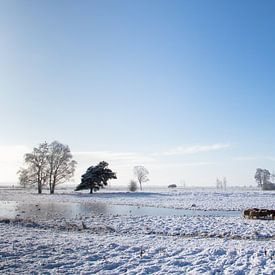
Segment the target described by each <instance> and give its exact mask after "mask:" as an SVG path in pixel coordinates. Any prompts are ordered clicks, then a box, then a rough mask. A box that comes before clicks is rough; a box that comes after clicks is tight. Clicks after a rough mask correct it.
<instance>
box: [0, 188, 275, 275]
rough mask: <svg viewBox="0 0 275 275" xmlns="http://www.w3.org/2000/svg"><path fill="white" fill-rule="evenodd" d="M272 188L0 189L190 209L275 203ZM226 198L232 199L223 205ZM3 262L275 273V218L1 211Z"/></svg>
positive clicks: (24, 269) (28, 199)
mask: <svg viewBox="0 0 275 275" xmlns="http://www.w3.org/2000/svg"><path fill="white" fill-rule="evenodd" d="M274 194H275V193H274V192H273V193H272V192H266V193H265V192H260V191H259V192H257V191H252V192H238V191H228V192H215V191H205V190H204V191H195V190H194V191H192V190H191V191H190V190H189V191H185V192H183V191H180V192H140V193H133V194H132V193H125V192H110V191H109V192H102V193H96V194H93V195H88V194H87V193H85V194H84V193H81V194H75V193H73V192H67V191H64V190H63V191H60V192H59V193H58V194H55V195H47V194H44V195H37V194H35V193H34V191H30V190H12V189H5V190H3V189H0V200H1V201H23V202H25V203H29V204H31V205H33V207H35V204H37V203H41V202H48V201H55V202H67V203H69V202H71V203H80V204H81V205H83V207H85V205H87V204H91V205H92V204H93V203H98V202H101V203H106V204H129V205H140V206H142V205H146V206H157V207H181V208H185V209H190V208H191V206H192V205H194V204H195V205H196V208H197V209H201V210H207V209H218V210H221V209H222V210H236V209H237V210H241V209H243V208H245V207H252V206H253V207H266V208H273V209H274V208H275V205H274V204H275V201H274ZM225 204H226V205H225ZM0 233H1V234H0V259H1V260H0V270H1V273H4V274H14V273H20V274H22V273H28V274H29V273H33V274H38V273H50V274H56V273H70V274H79V273H81V274H95V273H98V274H122V273H126V274H186V273H188V274H201V273H204V274H274V271H275V221H273V220H247V219H244V218H242V217H241V216H239V217H210V216H209V217H208V216H194V217H190V216H167V217H160V216H146V215H144V216H134V215H94V214H93V215H87V214H85V215H78V216H76V217H75V218H70V219H68V218H64V217H62V215H60V214H58V213H56V215H52V216H51V217H49V218H47V219H45V218H39V217H38V216H33V217H29V218H20V217H18V218H15V219H4V218H2V219H0Z"/></svg>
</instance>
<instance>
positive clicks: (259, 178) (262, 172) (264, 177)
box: [254, 168, 270, 187]
mask: <svg viewBox="0 0 275 275" xmlns="http://www.w3.org/2000/svg"><path fill="white" fill-rule="evenodd" d="M254 178H255V180H256V182H257V183H258V186H260V187H262V186H263V184H266V183H268V182H269V181H270V172H269V171H268V170H267V169H261V168H257V170H256V174H255V176H254Z"/></svg>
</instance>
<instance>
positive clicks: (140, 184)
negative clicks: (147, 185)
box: [139, 181, 142, 191]
mask: <svg viewBox="0 0 275 275" xmlns="http://www.w3.org/2000/svg"><path fill="white" fill-rule="evenodd" d="M139 185H140V190H141V191H142V186H141V181H140V182H139Z"/></svg>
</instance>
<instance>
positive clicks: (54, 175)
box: [18, 141, 76, 194]
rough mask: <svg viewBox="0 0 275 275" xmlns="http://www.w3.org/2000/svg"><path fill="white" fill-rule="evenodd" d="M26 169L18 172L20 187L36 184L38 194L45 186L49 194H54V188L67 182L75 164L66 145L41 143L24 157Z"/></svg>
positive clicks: (55, 142)
mask: <svg viewBox="0 0 275 275" xmlns="http://www.w3.org/2000/svg"><path fill="white" fill-rule="evenodd" d="M25 164H26V166H27V167H26V168H21V169H20V170H19V171H18V175H19V183H20V184H21V185H24V186H26V185H34V184H37V189H38V193H39V194H41V193H42V188H43V187H44V186H46V185H49V187H50V193H51V194H53V193H54V189H55V186H56V185H57V184H60V183H63V182H64V181H66V180H69V179H70V178H71V177H72V176H73V174H74V171H75V165H76V162H75V161H74V160H72V154H71V152H70V149H69V147H68V146H67V145H63V144H61V143H59V142H57V141H54V142H52V143H51V144H48V143H47V142H44V143H41V144H39V145H38V147H35V148H34V149H33V151H32V152H31V153H28V154H26V155H25Z"/></svg>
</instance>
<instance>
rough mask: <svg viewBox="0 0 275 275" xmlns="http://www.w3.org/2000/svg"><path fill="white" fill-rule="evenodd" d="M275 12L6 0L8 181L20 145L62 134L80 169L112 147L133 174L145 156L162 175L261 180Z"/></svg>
mask: <svg viewBox="0 0 275 275" xmlns="http://www.w3.org/2000/svg"><path fill="white" fill-rule="evenodd" d="M274 14H275V3H274V1H271V0H269V1H229V0H228V1H218V0H217V1H211V0H210V1H203V0H200V1H199V0H198V1H191V0H189V1H184V0H182V1H168V0H167V1H152V0H150V1H119V0H118V1H111V0H110V1H67V0H66V1H61V0H59V1H50V0H48V1H29V0H17V1H13V0H0V35H1V39H0V102H1V108H0V123H1V135H0V148H2V149H1V150H2V159H1V160H0V171H1V170H2V171H1V173H0V174H2V178H1V177H0V181H9V180H10V181H14V180H16V175H14V172H13V169H12V168H11V165H13V167H15V166H16V165H18V161H16V163H15V159H16V158H18V156H16V157H15V156H14V158H11V159H10V160H9V161H6V160H5V159H6V155H5V154H6V153H7V152H8V151H9V150H10V149H11V150H13V152H15V153H16V152H18V154H19V152H20V150H19V151H18V150H17V149H15V148H18V147H16V146H21V147H20V148H23V147H24V146H25V147H26V148H32V147H33V146H34V145H36V144H38V143H39V142H42V141H44V140H47V141H52V140H56V139H57V140H59V141H61V142H63V143H65V144H68V145H69V146H70V147H71V149H72V151H73V152H78V155H77V154H76V155H77V157H78V161H79V163H80V165H79V170H78V173H79V174H81V173H82V172H83V170H85V169H86V167H87V166H89V165H90V164H93V161H96V160H97V159H100V158H101V155H100V154H101V153H102V158H103V157H104V158H106V159H105V160H106V161H108V157H109V156H110V159H109V162H110V164H112V163H113V165H114V167H115V168H116V169H117V170H118V176H119V175H121V179H123V180H122V181H123V182H126V181H127V180H128V178H129V179H130V178H131V177H132V166H133V165H134V164H135V163H136V164H142V163H144V165H146V166H147V167H148V168H149V169H150V170H151V180H152V183H155V184H157V183H162V184H166V183H169V182H170V181H171V182H178V181H179V179H180V178H184V179H185V180H186V181H187V183H190V185H191V184H200V185H204V184H205V185H211V184H213V183H214V182H215V179H216V177H217V176H227V177H228V181H229V182H230V183H231V184H232V185H236V184H241V185H244V184H247V185H248V184H252V183H253V174H254V171H255V169H256V168H257V167H265V168H267V169H270V170H272V169H273V167H274V168H275V139H274V136H275V131H274V129H273V123H274V118H275V82H274V75H275V46H274V45H275V16H274ZM215 146H216V147H215ZM1 150H0V151H1ZM3 152H4V153H3ZM79 152H80V153H79ZM93 152H94V154H93ZM15 153H14V154H15ZM96 154H98V155H99V156H98V157H94V156H95V155H96ZM15 155H16V154H15ZM83 156H85V158H83ZM121 156H122V157H121ZM273 156H274V158H273ZM120 157H121V158H120ZM135 157H137V161H136V162H135ZM20 159H21V157H20ZM84 159H85V160H84ZM128 159H129V163H128V164H127V160H128ZM12 161H14V163H13V164H12ZM7 162H9V163H7ZM7 169H9V171H10V172H9V174H6V176H3V175H4V174H5V172H6V170H7ZM15 170H16V169H15ZM198 171H199V172H198ZM76 181H78V178H76Z"/></svg>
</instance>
